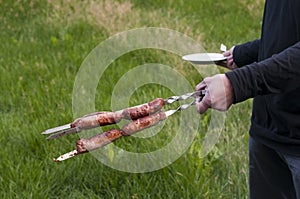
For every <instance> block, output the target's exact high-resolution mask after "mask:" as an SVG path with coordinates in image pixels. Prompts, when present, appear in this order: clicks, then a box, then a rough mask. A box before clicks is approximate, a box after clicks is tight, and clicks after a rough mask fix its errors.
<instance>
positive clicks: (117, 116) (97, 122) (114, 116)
mask: <svg viewBox="0 0 300 199" xmlns="http://www.w3.org/2000/svg"><path fill="white" fill-rule="evenodd" d="M163 106H164V99H162V98H156V99H155V100H153V101H151V102H149V103H146V104H142V105H139V106H135V107H131V108H127V109H123V110H120V111H115V112H96V113H91V114H88V115H85V116H83V117H80V118H78V119H76V120H75V121H74V122H72V123H71V128H75V127H76V128H78V130H83V129H90V128H95V127H98V126H105V125H110V124H116V123H118V122H120V120H121V119H123V118H124V119H131V120H136V119H138V118H141V117H145V116H147V115H151V114H153V113H156V112H157V111H159V110H160V109H162V107H163Z"/></svg>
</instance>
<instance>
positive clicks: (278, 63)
mask: <svg viewBox="0 0 300 199" xmlns="http://www.w3.org/2000/svg"><path fill="white" fill-rule="evenodd" d="M299 10H300V1H299V0H267V1H266V3H265V10H264V18H263V25H262V33H261V38H260V39H257V40H254V41H252V42H248V43H245V44H242V45H238V46H236V47H235V49H234V52H233V55H234V57H233V58H234V62H235V63H236V64H237V65H238V66H239V67H240V68H238V69H235V70H233V71H230V72H227V73H226V76H227V77H228V78H229V80H230V81H231V83H232V86H233V91H234V103H237V102H241V101H244V100H246V99H248V98H252V97H255V98H254V100H253V111H252V119H251V128H250V135H251V136H252V137H253V138H255V139H257V140H259V141H260V142H261V143H263V144H265V145H267V146H270V147H272V148H274V149H276V150H279V151H281V152H284V153H286V154H292V155H298V156H300V12H299Z"/></svg>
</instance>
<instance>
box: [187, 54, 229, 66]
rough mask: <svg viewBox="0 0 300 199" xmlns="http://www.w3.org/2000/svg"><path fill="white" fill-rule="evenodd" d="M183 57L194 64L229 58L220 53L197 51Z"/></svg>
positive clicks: (210, 62) (211, 62)
mask: <svg viewBox="0 0 300 199" xmlns="http://www.w3.org/2000/svg"><path fill="white" fill-rule="evenodd" d="M182 59H183V60H186V61H189V62H192V63H194V64H213V62H215V61H222V60H225V59H227V58H226V57H224V55H223V54H220V53H196V54H190V55H185V56H183V57H182Z"/></svg>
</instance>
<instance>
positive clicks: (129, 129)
mask: <svg viewBox="0 0 300 199" xmlns="http://www.w3.org/2000/svg"><path fill="white" fill-rule="evenodd" d="M164 119H166V114H165V113H164V112H159V113H155V114H153V115H149V116H146V117H143V118H139V119H137V120H135V121H133V122H130V123H128V124H126V125H125V126H124V127H123V128H122V130H118V129H112V130H109V131H106V132H103V133H100V134H98V135H95V136H93V137H91V138H88V139H86V138H81V139H80V140H78V141H77V143H76V146H77V152H78V154H80V153H86V152H88V151H92V150H95V149H98V148H100V147H103V146H105V145H107V144H109V143H111V142H113V141H115V140H116V139H118V138H120V137H121V136H129V135H132V134H134V133H136V132H139V131H141V130H144V129H146V128H149V127H151V126H154V125H155V124H157V123H159V121H162V120H164Z"/></svg>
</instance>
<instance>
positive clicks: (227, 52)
mask: <svg viewBox="0 0 300 199" xmlns="http://www.w3.org/2000/svg"><path fill="white" fill-rule="evenodd" d="M223 55H224V57H228V56H230V55H231V52H230V51H229V50H228V51H226V52H224V53H223Z"/></svg>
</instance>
